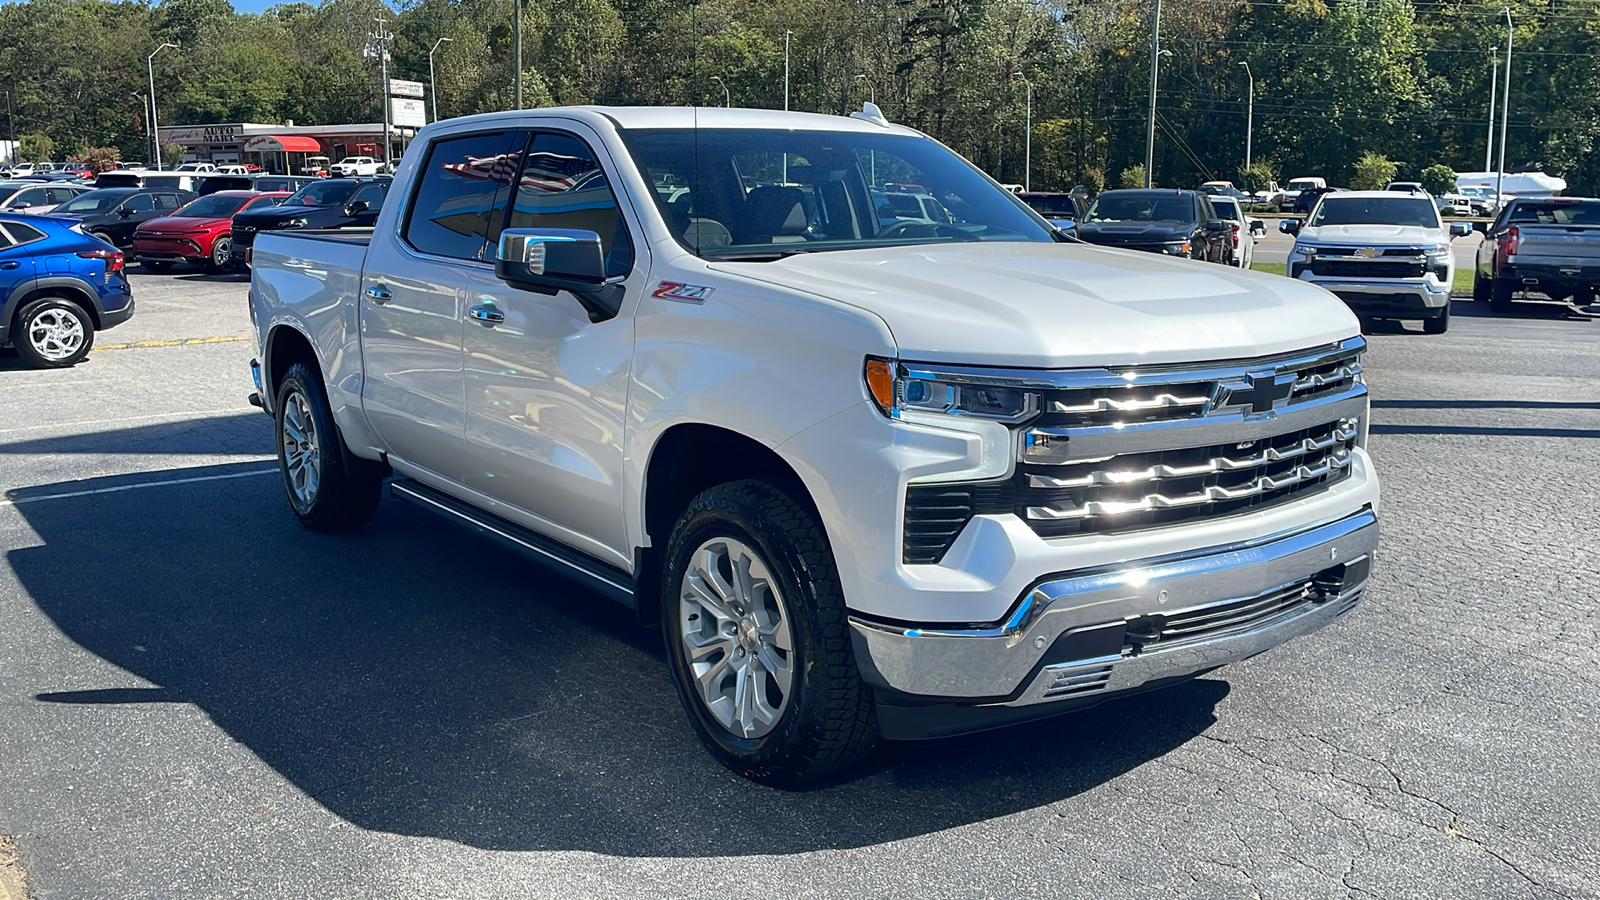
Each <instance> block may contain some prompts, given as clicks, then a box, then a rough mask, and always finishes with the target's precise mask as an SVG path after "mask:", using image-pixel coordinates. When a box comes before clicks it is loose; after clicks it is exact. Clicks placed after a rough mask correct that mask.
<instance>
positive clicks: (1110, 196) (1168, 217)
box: [1083, 191, 1194, 222]
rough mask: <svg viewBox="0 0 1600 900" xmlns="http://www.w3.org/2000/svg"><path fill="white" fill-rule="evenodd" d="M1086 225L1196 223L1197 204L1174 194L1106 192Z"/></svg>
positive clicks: (1088, 213)
mask: <svg viewBox="0 0 1600 900" xmlns="http://www.w3.org/2000/svg"><path fill="white" fill-rule="evenodd" d="M1083 221H1085V222H1193V221H1194V201H1193V200H1190V199H1189V198H1188V197H1185V196H1182V195H1181V194H1175V193H1173V192H1172V191H1106V192H1105V193H1104V194H1101V195H1100V196H1099V197H1096V198H1095V201H1094V205H1093V206H1091V207H1089V211H1088V212H1087V213H1085V214H1084V216H1083Z"/></svg>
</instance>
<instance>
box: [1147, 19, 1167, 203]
mask: <svg viewBox="0 0 1600 900" xmlns="http://www.w3.org/2000/svg"><path fill="white" fill-rule="evenodd" d="M1163 53H1165V54H1166V55H1167V56H1171V55H1172V54H1171V53H1169V52H1167V51H1166V50H1162V49H1161V0H1156V11H1155V16H1154V17H1153V18H1152V20H1151V23H1150V130H1149V132H1148V133H1147V134H1146V135H1145V141H1144V186H1145V187H1150V186H1152V185H1153V184H1155V178H1154V175H1155V173H1154V172H1153V171H1151V170H1153V169H1154V168H1155V165H1156V75H1157V73H1158V72H1159V71H1160V67H1161V55H1162V54H1163Z"/></svg>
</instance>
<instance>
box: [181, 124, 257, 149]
mask: <svg viewBox="0 0 1600 900" xmlns="http://www.w3.org/2000/svg"><path fill="white" fill-rule="evenodd" d="M242 133H243V129H242V128H241V127H240V126H238V125H185V126H181V127H178V128H163V129H161V139H162V140H164V141H166V142H167V143H170V144H190V145H199V144H237V143H238V142H239V137H240V135H241V134H242Z"/></svg>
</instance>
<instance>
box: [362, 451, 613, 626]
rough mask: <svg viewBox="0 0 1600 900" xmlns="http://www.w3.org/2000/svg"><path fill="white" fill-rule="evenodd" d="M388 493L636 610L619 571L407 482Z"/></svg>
mask: <svg viewBox="0 0 1600 900" xmlns="http://www.w3.org/2000/svg"><path fill="white" fill-rule="evenodd" d="M389 492H390V493H392V494H394V495H395V496H396V497H399V498H400V499H402V500H409V501H411V502H412V503H415V504H417V505H419V506H421V507H423V508H424V509H429V510H432V511H433V512H436V513H439V514H441V515H443V516H444V517H445V518H447V519H450V520H452V521H454V522H457V523H459V524H461V525H465V526H466V527H468V528H470V529H472V530H473V531H476V532H478V533H479V534H483V535H485V536H487V537H490V538H493V539H495V540H496V541H498V542H499V543H501V544H502V545H504V546H507V547H510V548H511V549H513V550H516V551H518V552H519V553H522V554H523V555H525V556H527V557H529V558H531V559H532V560H533V561H534V562H537V563H539V564H541V565H543V566H545V567H547V568H549V569H550V570H551V571H553V572H555V573H556V574H557V575H561V576H563V577H565V578H568V579H571V580H572V581H574V582H576V583H577V584H580V585H582V586H583V587H586V588H589V589H590V590H593V591H597V592H599V593H601V594H604V595H605V596H607V597H609V598H610V599H612V600H615V601H617V602H618V603H621V604H622V605H623V606H626V607H628V608H629V609H635V608H637V605H638V604H637V601H636V600H635V598H634V580H633V576H631V575H629V574H628V573H626V572H623V571H622V570H621V569H616V568H613V567H611V566H608V565H606V564H605V563H603V562H600V561H599V560H596V559H591V558H590V557H588V556H586V555H585V554H583V553H580V552H578V551H576V550H573V549H572V548H570V547H567V546H564V545H562V544H560V543H557V542H556V541H553V540H551V539H550V538H547V537H545V536H544V535H542V534H539V533H538V532H535V531H530V530H529V529H527V528H524V527H523V526H521V525H518V524H516V523H515V522H508V521H506V520H505V519H502V518H500V517H499V516H497V515H495V514H494V513H490V512H485V511H483V510H481V509H478V508H477V507H475V506H472V505H470V504H467V503H463V502H462V501H460V500H457V499H456V498H454V497H452V496H450V495H449V494H446V493H444V492H443V491H438V490H435V489H433V488H431V487H428V486H427V485H425V484H423V483H421V482H419V481H414V480H412V479H410V478H396V479H394V480H393V481H391V482H389Z"/></svg>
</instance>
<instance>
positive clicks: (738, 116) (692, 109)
mask: <svg viewBox="0 0 1600 900" xmlns="http://www.w3.org/2000/svg"><path fill="white" fill-rule="evenodd" d="M543 116H552V117H563V118H571V119H579V120H580V121H588V122H591V123H592V124H595V125H600V124H602V122H607V123H609V124H610V125H612V126H613V127H616V128H695V127H699V128H750V129H784V130H799V131H849V132H859V133H864V134H883V133H885V132H889V133H894V134H908V135H919V136H920V135H921V132H919V131H916V130H914V129H911V128H907V127H905V126H903V125H895V124H893V123H890V124H889V125H888V126H887V127H885V126H883V125H878V124H876V123H873V122H869V121H866V120H864V119H852V118H850V117H848V116H830V115H823V114H821V113H807V112H785V111H783V110H778V109H741V108H733V109H728V108H725V107H720V106H554V107H546V108H543V109H525V110H512V111H509V112H494V113H483V114H481V115H476V116H465V117H463V118H459V119H447V120H445V123H444V124H447V125H454V124H459V123H462V122H497V121H504V120H506V119H522V118H526V117H543Z"/></svg>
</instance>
